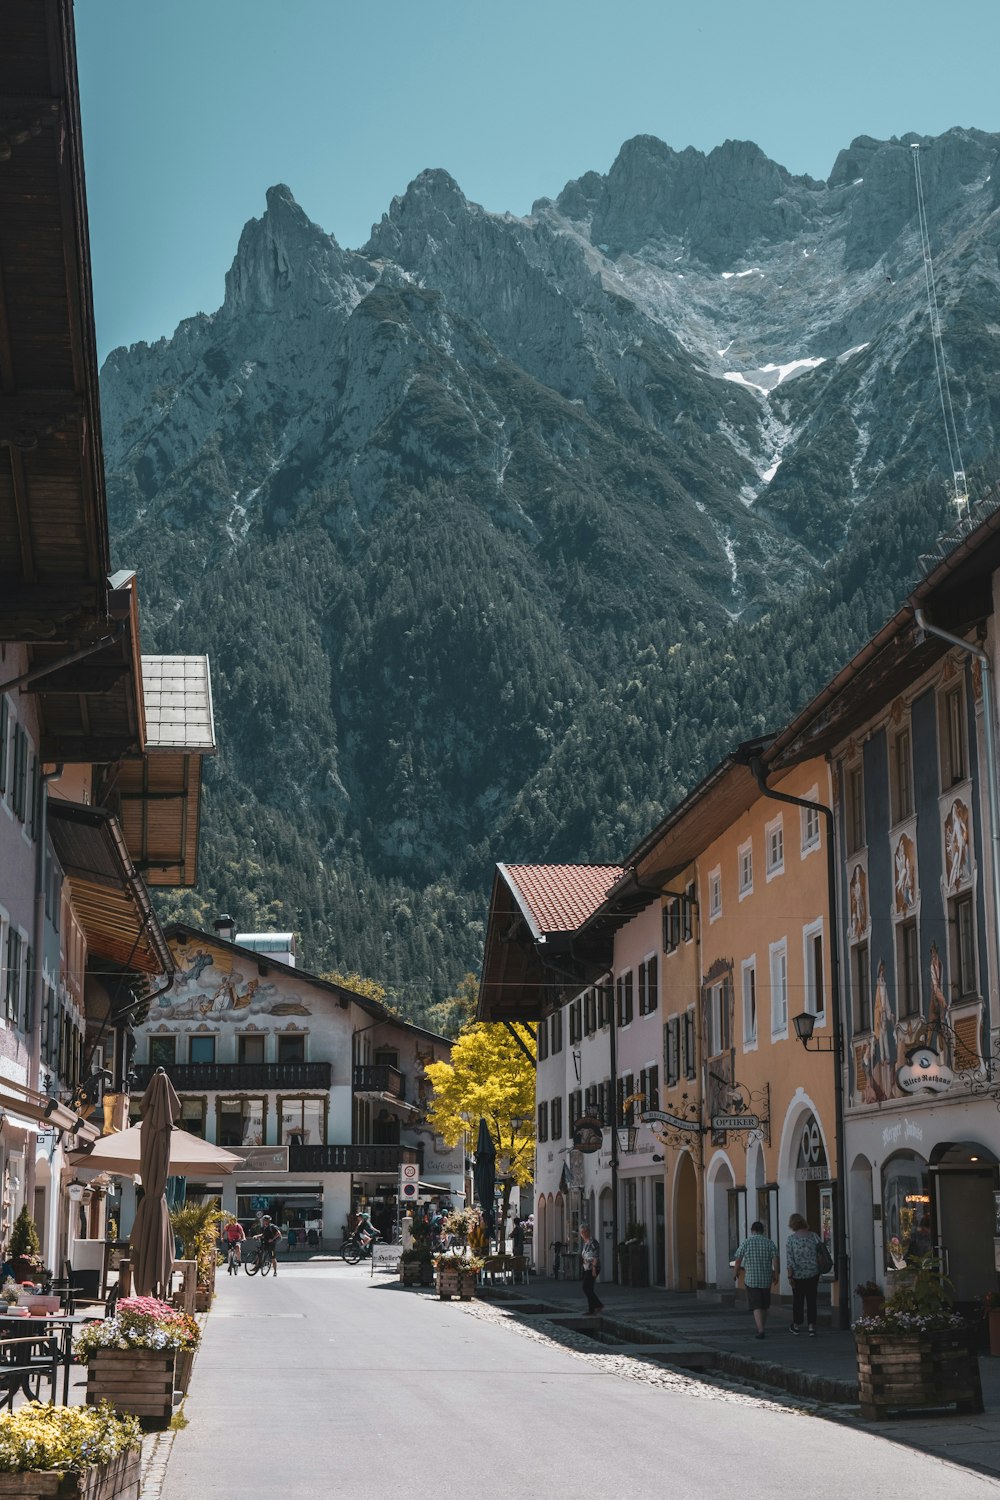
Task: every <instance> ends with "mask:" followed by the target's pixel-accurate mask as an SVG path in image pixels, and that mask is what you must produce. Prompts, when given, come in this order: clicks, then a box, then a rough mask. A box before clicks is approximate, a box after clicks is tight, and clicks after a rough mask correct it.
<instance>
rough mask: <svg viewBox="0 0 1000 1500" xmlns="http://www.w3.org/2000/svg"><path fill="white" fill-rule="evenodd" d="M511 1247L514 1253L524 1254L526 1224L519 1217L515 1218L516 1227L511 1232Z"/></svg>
mask: <svg viewBox="0 0 1000 1500" xmlns="http://www.w3.org/2000/svg"><path fill="white" fill-rule="evenodd" d="M510 1248H511V1253H512V1254H514V1255H523V1254H524V1225H523V1224H522V1223H521V1220H520V1219H519V1218H515V1219H514V1228H513V1229H512V1230H511V1233H510Z"/></svg>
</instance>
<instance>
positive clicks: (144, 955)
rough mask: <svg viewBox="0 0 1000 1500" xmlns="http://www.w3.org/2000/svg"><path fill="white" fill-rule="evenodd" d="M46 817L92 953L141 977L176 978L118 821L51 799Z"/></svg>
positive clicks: (91, 809)
mask: <svg viewBox="0 0 1000 1500" xmlns="http://www.w3.org/2000/svg"><path fill="white" fill-rule="evenodd" d="M48 817H49V828H50V831H51V834H52V843H53V846H54V848H55V851H56V854H57V855H58V857H59V862H60V864H61V865H62V867H63V870H64V871H65V873H66V878H67V880H68V882H69V887H70V895H71V899H72V902H73V909H74V911H75V912H76V914H77V916H78V917H79V919H80V922H81V925H82V926H83V930H84V932H85V934H86V937H87V949H88V951H89V953H90V955H91V956H92V957H95V958H104V959H108V960H109V961H110V962H111V963H114V964H118V965H120V966H121V967H122V968H123V969H131V970H135V971H137V972H139V973H142V974H172V973H173V971H174V960H173V956H172V954H171V952H170V947H169V945H168V943H167V940H166V938H165V937H164V935H163V931H162V929H161V927H160V924H159V921H158V919H157V916H156V913H155V912H154V911H153V907H152V904H151V903H150V899H149V892H148V891H147V890H146V888H145V886H144V885H143V883H142V881H141V880H140V878H139V876H138V875H137V873H136V870H135V866H134V865H133V863H132V861H131V859H130V857H129V853H128V849H127V848H126V846H125V840H124V838H123V837H122V831H121V828H120V827H119V826H118V822H117V820H116V819H115V818H113V817H112V815H111V814H110V813H109V812H107V811H106V810H105V809H104V808H100V807H88V806H85V805H84V804H83V803H79V802H65V801H63V800H62V799H61V798H60V797H58V796H52V797H50V799H49V804H48Z"/></svg>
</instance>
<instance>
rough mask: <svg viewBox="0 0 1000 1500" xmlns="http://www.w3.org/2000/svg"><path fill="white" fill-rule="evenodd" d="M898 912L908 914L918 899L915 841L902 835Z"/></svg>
mask: <svg viewBox="0 0 1000 1500" xmlns="http://www.w3.org/2000/svg"><path fill="white" fill-rule="evenodd" d="M895 866H896V911H897V913H899V914H900V915H902V913H903V912H907V911H909V910H910V908H911V907H912V906H913V905H914V903H915V901H916V899H917V895H916V893H917V874H916V860H915V856H914V849H913V840H912V839H911V838H908V837H907V835H906V834H905V833H902V834H900V836H899V842H898V843H897V845H896V857H895Z"/></svg>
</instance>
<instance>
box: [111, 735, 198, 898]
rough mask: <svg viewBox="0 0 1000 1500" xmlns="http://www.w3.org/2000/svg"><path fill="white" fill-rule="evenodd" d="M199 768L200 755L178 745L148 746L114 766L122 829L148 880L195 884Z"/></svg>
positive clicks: (157, 882)
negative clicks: (141, 753) (171, 747)
mask: <svg viewBox="0 0 1000 1500" xmlns="http://www.w3.org/2000/svg"><path fill="white" fill-rule="evenodd" d="M201 771H202V757H201V755H200V754H193V753H190V752H186V751H182V750H174V751H168V750H151V751H149V752H148V753H147V754H146V755H144V756H143V757H142V758H141V759H140V758H135V757H133V758H131V759H128V760H125V761H123V762H122V764H121V765H120V767H119V768H118V776H117V782H116V786H115V793H114V798H115V803H116V807H117V810H118V816H119V818H120V820H121V826H122V833H123V834H124V835H125V842H126V843H127V845H128V849H129V853H130V854H131V856H132V859H133V860H134V861H135V865H136V868H137V869H138V870H140V871H141V873H142V876H143V879H144V880H145V881H146V883H147V885H155V886H192V885H196V884H197V881H198V842H199V833H200V829H201Z"/></svg>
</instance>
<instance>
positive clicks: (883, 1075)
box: [869, 958, 899, 1102]
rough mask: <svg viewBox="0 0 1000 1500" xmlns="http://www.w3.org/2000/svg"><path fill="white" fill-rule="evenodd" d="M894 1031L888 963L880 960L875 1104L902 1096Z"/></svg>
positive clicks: (875, 1011) (875, 1023)
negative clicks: (899, 1086)
mask: <svg viewBox="0 0 1000 1500" xmlns="http://www.w3.org/2000/svg"><path fill="white" fill-rule="evenodd" d="M895 1027H896V1017H895V1015H894V1014H893V1010H892V1005H891V1003H890V1001H889V986H888V983H887V982H886V977H885V959H884V958H880V959H879V961H878V969H877V971H876V976H875V1000H874V1005H873V1007H872V1051H871V1067H870V1071H869V1077H870V1079H871V1084H872V1091H873V1094H874V1100H875V1102H881V1101H882V1100H883V1099H891V1098H893V1097H894V1096H895V1095H896V1094H898V1092H899V1090H898V1088H897V1085H896V1058H895V1052H894V1049H893V1047H892V1041H893V1036H892V1033H893V1031H894V1029H895Z"/></svg>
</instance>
